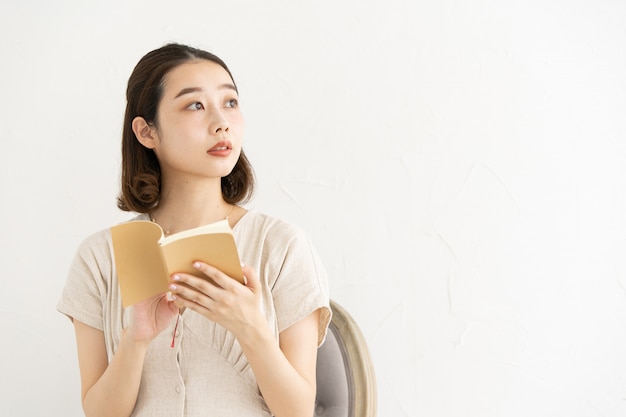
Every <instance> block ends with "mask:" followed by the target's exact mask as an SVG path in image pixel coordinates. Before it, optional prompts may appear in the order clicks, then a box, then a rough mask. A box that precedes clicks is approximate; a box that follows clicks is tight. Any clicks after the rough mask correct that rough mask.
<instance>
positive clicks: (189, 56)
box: [117, 43, 254, 213]
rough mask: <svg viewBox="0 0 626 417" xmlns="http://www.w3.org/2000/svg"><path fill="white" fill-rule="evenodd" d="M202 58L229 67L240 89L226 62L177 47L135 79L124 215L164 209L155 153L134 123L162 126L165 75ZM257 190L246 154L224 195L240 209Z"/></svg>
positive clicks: (129, 97)
mask: <svg viewBox="0 0 626 417" xmlns="http://www.w3.org/2000/svg"><path fill="white" fill-rule="evenodd" d="M202 59H204V60H207V61H212V62H215V63H216V64H218V65H220V66H221V67H222V68H224V69H225V70H226V72H227V73H228V75H230V78H231V79H232V80H233V84H235V80H234V79H233V76H232V74H231V73H230V70H229V69H228V67H227V66H226V64H225V63H224V61H222V60H221V59H220V58H218V57H217V56H215V55H213V54H212V53H210V52H206V51H203V50H201V49H196V48H192V47H190V46H187V45H180V44H175V43H172V44H167V45H165V46H163V47H161V48H159V49H155V50H154V51H151V52H149V53H147V54H146V55H145V56H144V57H143V58H141V59H140V60H139V62H138V63H137V65H136V66H135V69H134V70H133V72H132V74H131V75H130V78H129V79H128V87H127V89H126V113H125V115H124V127H123V131H122V177H121V182H122V184H121V192H120V195H119V197H118V199H117V206H118V207H119V208H120V209H121V210H124V211H135V212H137V213H148V212H149V211H150V210H152V209H154V208H155V207H156V206H157V205H158V203H159V198H160V195H161V167H160V166H159V161H158V160H157V157H156V155H155V153H154V151H153V150H152V149H148V148H146V147H144V146H143V145H142V144H141V143H139V141H138V140H137V137H136V136H135V133H134V132H133V129H132V123H133V119H134V118H135V117H137V116H140V117H143V118H144V119H145V120H146V122H147V123H148V124H150V125H156V124H157V110H158V107H159V102H160V101H161V97H162V95H163V82H164V79H165V76H166V75H167V74H168V73H169V72H170V71H171V70H172V69H174V68H176V67H177V66H179V65H181V64H184V63H186V62H189V61H197V60H202ZM235 86H236V84H235ZM235 88H236V87H235ZM253 190H254V172H253V170H252V165H250V161H248V158H247V157H246V155H245V153H244V152H243V149H242V150H241V155H240V156H239V160H238V161H237V163H236V164H235V167H234V168H233V170H232V171H231V173H230V174H228V175H227V176H226V177H223V178H222V196H223V197H224V200H225V201H226V202H227V203H229V204H237V203H241V202H246V201H248V200H249V199H250V198H251V196H252V193H253Z"/></svg>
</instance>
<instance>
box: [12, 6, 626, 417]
mask: <svg viewBox="0 0 626 417" xmlns="http://www.w3.org/2000/svg"><path fill="white" fill-rule="evenodd" d="M625 21H626V3H625V2H623V1H618V0H615V1H609V0H599V1H582V0H577V1H565V0H563V1H556V0H529V1H512V0H507V1H488V0H476V1H471V2H466V1H453V0H442V1H426V0H417V1H416V0H387V1H369V0H367V1H364V0H361V1H356V0H352V1H350V0H345V1H336V0H316V1H253V0H239V1H222V2H209V1H187V2H171V1H168V2H166V1H154V0H151V1H147V0H143V1H139V0H134V1H121V0H114V1H108V2H98V3H96V2H86V1H82V0H74V1H69V0H59V1H53V2H49V1H44V0H39V1H28V0H3V1H2V3H0V57H1V65H0V97H1V98H0V144H1V151H0V169H1V173H0V191H1V193H0V195H1V197H0V198H1V201H2V204H0V214H1V216H0V242H1V244H2V255H1V260H0V266H1V271H2V275H1V278H0V279H1V282H2V289H3V291H2V292H3V297H2V298H3V300H2V303H1V304H0V369H1V371H0V404H1V409H2V411H1V412H0V414H2V415H3V416H11V417H13V416H39V415H47V416H53V417H56V416H59V417H60V416H64V417H65V416H78V415H80V414H81V408H80V401H79V378H78V370H77V364H76V357H75V346H74V336H73V330H72V326H71V325H70V324H69V322H68V321H67V320H66V319H65V318H63V317H62V316H61V315H59V314H58V313H56V312H55V305H56V301H57V298H58V296H59V294H60V291H61V288H62V286H63V284H64V280H65V274H66V272H67V269H68V266H69V263H70V259H71V257H72V256H73V253H74V250H75V248H76V246H77V245H78V243H79V241H80V240H82V239H83V238H84V237H85V236H86V235H88V234H90V233H92V232H94V231H96V230H98V229H101V228H104V227H108V226H109V225H111V224H114V223H116V222H118V221H121V220H124V219H126V218H128V215H127V214H124V213H120V212H118V211H117V210H116V208H115V196H116V192H117V178H118V173H119V170H118V163H119V155H118V153H119V151H118V148H119V137H120V126H121V119H122V114H123V109H124V88H125V82H126V80H127V77H128V75H129V74H130V71H131V69H132V67H133V66H134V64H135V63H136V61H137V60H138V59H139V58H140V57H141V56H142V55H143V54H144V53H145V52H147V51H148V50H150V49H153V48H155V47H158V46H161V45H162V44H163V43H165V42H168V41H179V42H187V43H191V44H193V45H196V46H200V47H203V48H207V49H209V50H212V51H214V52H216V53H217V54H218V55H220V56H222V57H223V58H224V59H225V60H226V62H228V63H229V65H230V66H231V69H232V70H233V72H234V74H235V77H236V80H237V82H238V84H239V86H240V89H241V93H242V97H241V98H242V105H243V109H244V112H245V116H246V117H247V138H246V140H247V144H246V146H247V151H248V153H249V155H250V157H251V159H252V161H253V163H254V165H255V167H256V171H257V174H258V177H259V180H260V186H259V193H258V194H257V198H256V199H255V200H254V202H253V204H251V206H252V207H254V208H256V209H258V210H261V211H265V212H268V213H270V214H273V215H277V216H280V217H283V218H286V219H288V220H290V221H293V222H295V223H297V224H299V225H300V226H302V227H303V228H304V229H306V230H307V231H308V232H309V233H310V235H311V237H312V239H313V240H314V242H315V244H316V246H317V247H318V249H319V251H320V253H321V255H322V257H323V259H324V260H325V263H326V265H327V267H328V270H329V272H330V276H331V289H332V296H333V298H334V299H336V300H337V301H338V302H340V303H341V304H343V305H344V306H345V307H346V308H347V309H348V310H349V311H350V312H351V313H352V314H353V316H354V318H355V319H356V320H357V322H358V323H359V324H360V325H361V327H362V330H363V332H364V334H365V336H366V339H367V341H368V343H369V346H370V349H371V353H372V355H373V359H374V363H375V366H376V371H377V376H378V382H379V387H378V388H379V415H380V416H381V417H396V416H415V417H418V416H437V417H438V416H441V417H452V416H481V417H482V416H485V417H495V416H507V417H508V416H567V417H582V416H585V417H586V416H590V417H591V416H603V417H618V416H624V415H626V331H625V329H626V261H625V256H624V251H625V250H626V216H625V212H626V164H625V159H626V124H625V123H624V120H625V117H624V116H625V115H626V77H625V76H624V74H626V29H625V28H626V25H625V24H624V22H625Z"/></svg>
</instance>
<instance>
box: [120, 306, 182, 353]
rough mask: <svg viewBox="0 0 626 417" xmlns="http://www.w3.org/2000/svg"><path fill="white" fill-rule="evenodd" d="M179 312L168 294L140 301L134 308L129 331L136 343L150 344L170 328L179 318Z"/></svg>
mask: <svg viewBox="0 0 626 417" xmlns="http://www.w3.org/2000/svg"><path fill="white" fill-rule="evenodd" d="M178 311H179V310H178V307H177V306H176V304H174V302H173V301H169V300H168V297H167V295H166V294H159V295H156V296H154V297H151V298H148V299H146V300H144V301H140V302H138V303H136V304H134V305H133V306H132V311H131V321H130V325H129V326H128V331H129V332H130V334H131V337H132V339H133V340H134V341H136V342H138V343H145V344H148V343H150V342H151V341H152V339H154V338H155V337H157V335H158V334H159V333H161V332H162V331H163V330H165V329H167V328H168V326H169V325H170V324H171V322H172V320H173V319H174V318H175V317H176V316H178Z"/></svg>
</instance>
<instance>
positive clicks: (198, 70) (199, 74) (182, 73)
mask: <svg viewBox="0 0 626 417" xmlns="http://www.w3.org/2000/svg"><path fill="white" fill-rule="evenodd" d="M224 84H234V83H233V80H232V78H231V77H230V75H229V74H228V72H226V70H225V69H224V68H223V67H222V66H221V65H219V64H217V63H215V62H213V61H208V60H197V61H189V62H185V63H184V64H181V65H179V66H177V67H175V68H173V69H172V70H170V72H168V73H167V75H166V76H165V78H164V79H163V86H164V91H163V93H164V94H163V95H164V96H170V95H176V94H177V93H178V92H179V91H180V90H182V89H184V88H192V87H199V88H202V89H203V90H204V89H206V90H210V89H215V88H217V87H219V86H222V85H224Z"/></svg>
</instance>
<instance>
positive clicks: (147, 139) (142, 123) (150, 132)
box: [132, 116, 158, 149]
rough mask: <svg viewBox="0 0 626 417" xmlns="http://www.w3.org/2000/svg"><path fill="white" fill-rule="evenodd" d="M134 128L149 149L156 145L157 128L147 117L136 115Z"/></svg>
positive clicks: (139, 138) (136, 134) (138, 137)
mask: <svg viewBox="0 0 626 417" xmlns="http://www.w3.org/2000/svg"><path fill="white" fill-rule="evenodd" d="M132 128H133V133H135V136H136V137H137V140H138V141H139V143H141V144H142V145H143V146H145V147H146V148H148V149H154V148H155V147H156V144H157V141H158V136H157V134H156V130H155V129H154V128H153V127H152V126H150V125H149V124H148V122H146V119H144V118H143V117H140V116H137V117H135V118H134V119H133V123H132Z"/></svg>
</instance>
